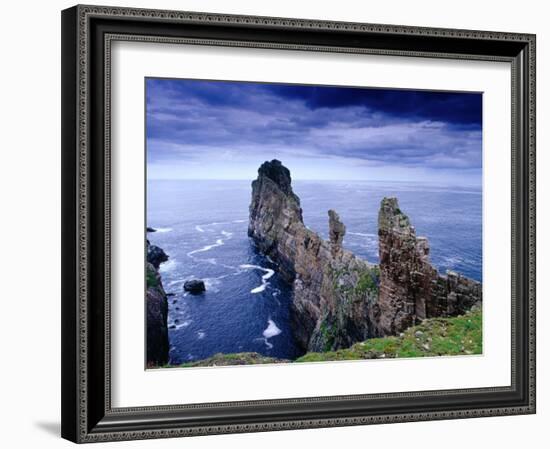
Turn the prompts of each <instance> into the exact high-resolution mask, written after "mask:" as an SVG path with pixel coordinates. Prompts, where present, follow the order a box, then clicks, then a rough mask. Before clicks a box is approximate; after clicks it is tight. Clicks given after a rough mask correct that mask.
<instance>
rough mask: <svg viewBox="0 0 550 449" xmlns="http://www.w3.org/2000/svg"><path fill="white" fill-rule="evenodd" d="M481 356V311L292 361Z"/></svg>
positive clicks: (477, 310) (312, 353)
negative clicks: (398, 334) (393, 335)
mask: <svg viewBox="0 0 550 449" xmlns="http://www.w3.org/2000/svg"><path fill="white" fill-rule="evenodd" d="M481 353H482V317H481V310H479V309H476V310H472V311H470V312H468V313H466V314H465V315H462V316H458V317H454V318H432V319H428V320H424V321H423V322H422V323H421V324H419V325H417V326H413V327H411V328H409V329H407V330H406V331H405V332H403V333H402V334H401V335H400V336H396V337H384V338H371V339H369V340H366V341H364V342H361V343H356V344H354V345H353V346H351V347H350V348H347V349H339V350H337V351H329V352H309V353H307V354H305V355H303V356H302V357H300V358H298V359H296V360H295V362H325V361H335V360H360V359H377V358H405V357H428V356H442V355H468V354H481Z"/></svg>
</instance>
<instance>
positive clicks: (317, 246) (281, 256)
mask: <svg viewBox="0 0 550 449" xmlns="http://www.w3.org/2000/svg"><path fill="white" fill-rule="evenodd" d="M328 225H329V240H328V241H326V240H323V239H322V238H321V237H320V236H319V235H318V234H316V233H315V232H313V231H311V230H310V229H308V228H307V227H306V226H305V225H304V222H303V217H302V209H301V206H300V199H299V198H298V196H297V195H296V194H295V193H294V192H293V190H292V186H291V176H290V172H289V170H288V169H287V168H286V167H284V166H283V165H282V164H281V162H280V161H277V160H273V161H271V162H265V163H264V164H262V165H261V166H260V168H259V170H258V177H257V179H256V180H255V181H253V183H252V200H251V204H250V219H249V226H248V235H249V237H250V238H251V239H252V240H253V242H254V243H255V245H256V246H257V248H258V250H259V251H260V252H262V253H263V254H265V255H267V256H269V257H270V258H271V259H272V260H274V261H275V262H276V263H277V264H278V266H279V273H280V274H281V276H282V277H283V278H284V279H285V280H286V281H287V282H288V283H289V284H290V285H291V286H292V289H293V298H294V299H293V303H292V321H293V330H294V334H295V337H296V339H297V341H298V342H299V344H300V345H301V346H302V347H303V349H304V351H312V352H325V351H334V350H338V349H341V348H348V347H350V346H351V345H353V344H354V343H357V342H362V341H364V340H366V339H368V338H373V337H385V336H389V335H397V334H399V333H400V332H402V331H403V330H405V329H407V328H409V327H410V326H412V325H414V324H418V323H420V322H421V321H422V320H423V319H426V318H435V317H450V316H457V315H461V314H464V313H465V312H466V311H467V310H469V309H470V308H471V307H472V306H473V305H474V304H476V303H480V302H481V299H482V298H481V292H482V288H481V284H480V283H479V282H476V281H474V280H471V279H468V278H466V277H464V276H461V275H459V274H457V273H454V272H448V273H447V274H446V275H441V274H439V273H438V271H437V269H436V268H435V267H433V266H432V265H431V264H430V262H429V244H428V241H427V239H426V238H423V237H417V236H416V232H415V229H414V227H413V226H412V225H411V223H410V221H409V219H408V217H407V216H406V215H405V214H404V213H403V212H402V211H401V210H400V209H399V205H398V201H397V199H396V198H384V199H383V200H382V202H381V206H380V212H379V217H378V228H379V229H378V235H379V254H380V264H379V265H374V264H371V263H369V262H367V261H365V260H363V259H360V258H358V257H356V256H355V255H354V254H353V253H351V252H350V251H347V250H345V249H343V247H342V242H343V239H344V236H345V232H346V227H345V225H344V223H342V222H341V220H340V218H339V216H338V214H337V213H336V212H335V211H334V210H329V211H328Z"/></svg>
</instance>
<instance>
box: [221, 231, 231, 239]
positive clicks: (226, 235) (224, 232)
mask: <svg viewBox="0 0 550 449" xmlns="http://www.w3.org/2000/svg"><path fill="white" fill-rule="evenodd" d="M222 235H223V236H224V237H226V238H230V237H231V236H232V235H233V233H232V232H228V231H222Z"/></svg>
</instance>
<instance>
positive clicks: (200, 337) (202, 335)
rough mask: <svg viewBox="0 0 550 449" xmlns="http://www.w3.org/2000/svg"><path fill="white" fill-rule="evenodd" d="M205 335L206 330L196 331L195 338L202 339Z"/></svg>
mask: <svg viewBox="0 0 550 449" xmlns="http://www.w3.org/2000/svg"><path fill="white" fill-rule="evenodd" d="M205 336H206V332H203V331H198V332H197V339H198V340H202V339H203V338H204V337H205Z"/></svg>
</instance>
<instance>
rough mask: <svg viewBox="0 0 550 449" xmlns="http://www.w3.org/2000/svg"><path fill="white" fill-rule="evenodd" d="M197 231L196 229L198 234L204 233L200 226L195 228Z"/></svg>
mask: <svg viewBox="0 0 550 449" xmlns="http://www.w3.org/2000/svg"><path fill="white" fill-rule="evenodd" d="M195 229H196V230H197V231H198V232H204V229H202V228H201V227H200V226H199V225H197V226H195Z"/></svg>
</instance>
